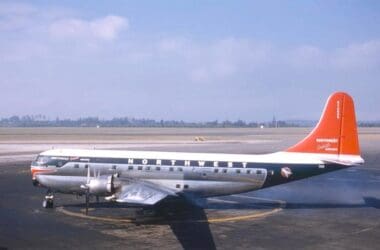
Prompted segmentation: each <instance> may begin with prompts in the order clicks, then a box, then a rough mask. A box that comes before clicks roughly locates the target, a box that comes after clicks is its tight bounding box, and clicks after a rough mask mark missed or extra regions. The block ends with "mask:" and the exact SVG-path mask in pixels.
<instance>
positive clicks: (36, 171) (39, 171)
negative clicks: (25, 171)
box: [30, 165, 56, 186]
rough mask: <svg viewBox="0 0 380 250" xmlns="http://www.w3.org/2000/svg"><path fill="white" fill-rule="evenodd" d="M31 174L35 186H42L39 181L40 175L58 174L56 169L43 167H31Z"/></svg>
mask: <svg viewBox="0 0 380 250" xmlns="http://www.w3.org/2000/svg"><path fill="white" fill-rule="evenodd" d="M30 172H31V173H32V182H33V186H40V182H39V181H38V178H37V176H38V175H46V174H51V173H54V172H56V170H55V169H49V168H47V167H41V166H33V165H32V166H31V167H30Z"/></svg>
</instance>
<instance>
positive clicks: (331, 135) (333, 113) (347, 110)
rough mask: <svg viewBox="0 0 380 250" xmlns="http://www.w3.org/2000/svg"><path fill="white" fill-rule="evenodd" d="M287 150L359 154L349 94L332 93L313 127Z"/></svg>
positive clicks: (353, 110) (354, 118) (353, 112)
mask: <svg viewBox="0 0 380 250" xmlns="http://www.w3.org/2000/svg"><path fill="white" fill-rule="evenodd" d="M286 151H287V152H298V153H316V154H328V155H338V156H343V155H353V156H360V147H359V140H358V133H357V126H356V117H355V108H354V102H353V100H352V98H351V96H349V95H348V94H346V93H344V92H336V93H334V94H332V95H331V96H330V97H329V98H328V100H327V102H326V106H325V108H324V111H323V113H322V116H321V118H320V120H319V122H318V124H317V126H316V127H315V128H314V129H313V131H311V133H310V134H309V135H308V136H307V137H306V138H305V139H303V140H302V141H300V142H299V143H297V144H296V145H294V146H293V147H290V148H289V149H287V150H286ZM359 158H360V157H359ZM360 159H361V158H360Z"/></svg>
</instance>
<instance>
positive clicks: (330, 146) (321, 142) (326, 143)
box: [315, 138, 339, 152]
mask: <svg viewBox="0 0 380 250" xmlns="http://www.w3.org/2000/svg"><path fill="white" fill-rule="evenodd" d="M315 142H316V143H317V150H324V151H328V152H338V143H339V140H338V138H316V139H315Z"/></svg>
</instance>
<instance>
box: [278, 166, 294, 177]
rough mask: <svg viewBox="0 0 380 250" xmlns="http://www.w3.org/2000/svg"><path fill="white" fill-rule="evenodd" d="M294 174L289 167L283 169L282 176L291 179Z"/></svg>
mask: <svg viewBox="0 0 380 250" xmlns="http://www.w3.org/2000/svg"><path fill="white" fill-rule="evenodd" d="M292 174H293V172H292V170H291V169H290V168H288V167H283V168H281V176H282V177H284V178H289V177H290V176H291V175H292Z"/></svg>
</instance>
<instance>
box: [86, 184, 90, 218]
mask: <svg viewBox="0 0 380 250" xmlns="http://www.w3.org/2000/svg"><path fill="white" fill-rule="evenodd" d="M89 202H90V194H89V190H88V189H87V190H86V215H88V206H89Z"/></svg>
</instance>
